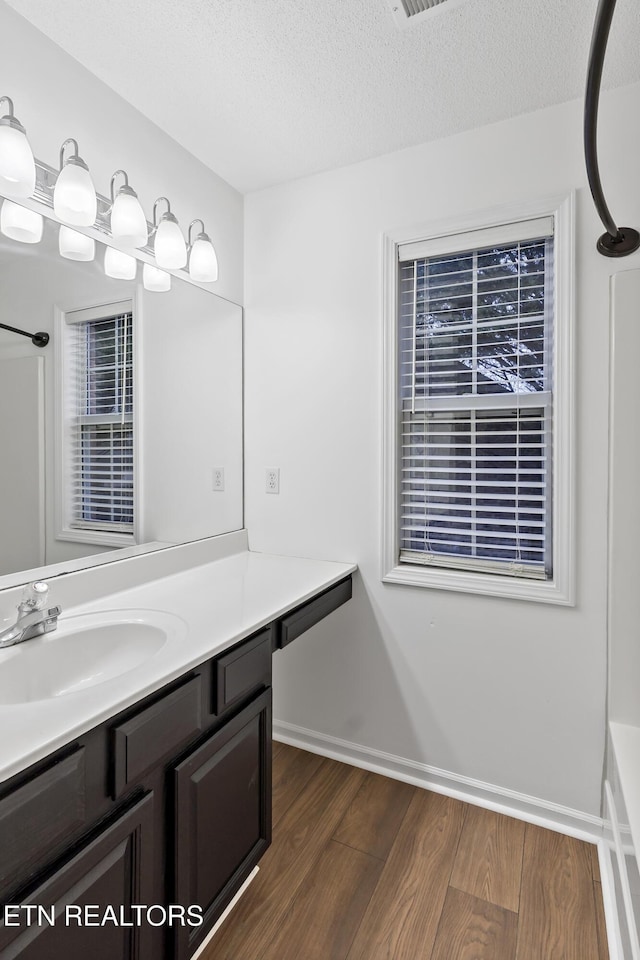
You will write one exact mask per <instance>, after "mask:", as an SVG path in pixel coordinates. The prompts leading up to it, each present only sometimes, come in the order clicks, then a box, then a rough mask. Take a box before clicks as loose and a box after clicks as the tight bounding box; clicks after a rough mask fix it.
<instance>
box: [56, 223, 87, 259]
mask: <svg viewBox="0 0 640 960" xmlns="http://www.w3.org/2000/svg"><path fill="white" fill-rule="evenodd" d="M58 249H59V251H60V256H61V257H64V258H65V259H66V260H82V261H86V262H88V261H89V260H93V259H94V258H95V255H96V245H95V241H94V240H93V239H92V237H85V235H84V234H83V233H78V231H77V230H72V229H71V227H60V232H59V233H58Z"/></svg>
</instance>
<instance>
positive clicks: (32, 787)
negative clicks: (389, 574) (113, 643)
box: [0, 577, 351, 960]
mask: <svg viewBox="0 0 640 960" xmlns="http://www.w3.org/2000/svg"><path fill="white" fill-rule="evenodd" d="M350 596H351V578H350V577H349V578H347V580H343V581H341V582H340V583H338V584H336V585H335V586H334V587H331V588H329V589H328V590H326V591H323V592H322V593H321V594H319V595H318V597H316V598H312V599H310V600H306V601H305V602H304V603H303V604H301V605H300V606H299V607H298V608H296V609H295V610H292V611H291V612H290V613H288V614H287V615H286V616H284V617H282V618H281V619H280V620H279V621H274V622H273V623H271V624H268V625H267V626H263V627H262V628H261V629H260V630H258V631H257V632H256V633H255V634H253V635H252V636H249V637H247V638H245V639H243V640H241V641H239V642H238V643H236V644H234V645H233V646H231V647H230V648H228V649H226V650H224V651H223V652H221V653H220V654H218V655H217V656H215V657H211V658H210V659H208V660H206V661H204V662H203V663H201V664H199V665H197V666H196V667H194V668H193V669H192V670H189V671H188V672H186V673H185V674H184V675H183V676H181V677H178V678H177V679H175V680H172V681H171V683H169V684H167V685H166V686H165V687H164V688H162V689H161V690H158V691H156V692H154V693H153V694H151V695H150V696H148V697H145V698H144V699H143V700H141V701H140V702H139V703H136V704H134V705H133V706H131V707H129V708H127V709H126V710H123V711H122V712H121V713H119V714H118V715H117V716H114V717H112V718H111V719H109V720H106V721H105V722H104V723H102V724H100V725H99V726H97V727H95V728H94V729H92V730H89V731H88V732H87V733H85V734H83V735H82V736H80V737H79V738H78V739H77V740H75V741H73V742H71V743H69V744H67V745H66V746H64V747H63V748H62V749H61V750H59V751H57V752H56V753H54V754H52V755H51V756H50V757H47V758H45V759H43V760H41V761H39V762H38V763H36V764H34V765H33V766H32V767H31V768H29V769H26V770H24V771H22V772H21V773H19V774H17V775H16V776H15V777H13V778H12V779H11V780H8V781H7V782H5V783H3V784H1V785H0V960H17V958H20V960H58V958H63V957H64V958H65V960H69V958H75V957H84V956H87V957H89V958H90V960H187V958H188V957H190V956H191V955H192V954H193V952H194V951H195V950H196V949H197V948H198V946H199V945H200V944H201V943H202V941H203V940H204V939H205V938H206V936H207V935H208V933H209V932H210V930H211V928H212V927H213V925H214V924H215V922H216V921H217V920H218V918H219V916H220V915H221V913H222V912H223V911H224V909H225V908H226V907H227V906H228V904H229V903H230V901H231V900H232V899H233V897H234V896H235V894H236V893H237V891H238V890H239V889H240V887H241V886H242V884H243V883H244V881H245V880H246V879H247V877H248V875H249V874H250V873H251V871H252V870H253V868H254V866H255V865H256V864H257V863H258V861H259V860H260V858H261V856H262V854H263V853H264V851H265V850H266V849H267V847H268V846H269V843H270V842H271V657H272V652H273V650H274V649H277V648H280V647H283V646H285V645H286V644H288V643H290V642H291V641H292V640H293V639H294V638H295V637H297V636H299V634H300V633H302V632H303V631H304V630H307V629H308V628H309V627H310V626H312V625H313V624H314V623H316V622H317V621H318V620H320V619H321V618H322V617H324V616H326V615H327V614H328V613H330V612H331V611H332V610H334V609H335V608H336V607H337V606H339V605H340V604H341V603H344V602H345V601H346V600H347V599H349V597H350ZM7 905H11V906H12V907H13V908H16V909H17V910H18V911H20V910H22V909H23V908H28V909H33V906H35V907H38V906H40V907H42V908H43V909H44V910H45V911H49V914H50V912H51V910H53V911H54V916H55V923H53V924H50V923H48V921H47V920H46V914H42V915H41V917H42V920H43V922H41V923H29V922H28V920H27V914H26V913H20V912H19V913H18V918H19V921H20V922H19V924H18V925H16V926H12V925H11V923H10V922H9V923H8V922H6V917H5V916H3V914H5V911H4V909H3V908H5V907H6V906H7ZM140 905H143V906H144V905H147V906H153V905H157V908H158V910H159V911H162V909H163V905H164V906H167V907H169V905H174V906H175V908H176V910H180V908H184V909H185V910H187V908H189V907H197V908H200V909H201V911H202V915H203V917H204V922H203V924H202V925H201V926H196V925H191V924H189V923H180V922H175V921H174V923H173V925H172V924H171V922H169V923H163V922H162V920H161V921H160V923H154V922H147V920H148V918H147V917H146V915H145V916H144V917H143V918H142V922H140V923H138V922H137V920H136V922H134V923H133V925H129V924H128V923H126V922H125V923H123V922H122V919H124V920H125V921H127V920H128V919H131V915H130V913H129V909H130V908H131V907H132V906H133V907H135V906H140ZM71 906H73V907H74V908H75V910H76V911H78V910H80V911H81V914H82V911H83V910H84V908H85V907H87V908H91V912H90V914H89V915H88V920H89V921H90V922H89V923H86V922H83V923H78V922H77V917H76V916H75V915H74V914H73V912H72V915H71V916H69V917H68V918H67V909H68V908H69V907H71ZM107 908H111V909H113V910H115V911H116V915H117V920H118V922H117V923H115V922H112V921H111V919H110V918H109V917H107V920H106V921H105V922H104V923H100V922H99V920H98V922H94V921H95V919H96V917H97V918H101V917H103V916H104V915H105V911H106V910H107ZM120 911H123V913H122V917H121V915H120ZM133 916H134V919H135V911H134V915H133ZM191 916H192V917H193V914H192V915H191ZM196 917H197V913H196ZM67 919H68V920H69V922H68V923H67V922H65V921H66V920H67Z"/></svg>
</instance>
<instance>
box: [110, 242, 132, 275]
mask: <svg viewBox="0 0 640 960" xmlns="http://www.w3.org/2000/svg"><path fill="white" fill-rule="evenodd" d="M137 267H138V262H137V260H136V258H135V257H131V256H129V254H128V253H123V252H122V250H116V249H115V248H114V247H107V249H106V250H105V254H104V272H105V273H106V275H107V276H108V277H113V279H114V280H135V277H136V269H137Z"/></svg>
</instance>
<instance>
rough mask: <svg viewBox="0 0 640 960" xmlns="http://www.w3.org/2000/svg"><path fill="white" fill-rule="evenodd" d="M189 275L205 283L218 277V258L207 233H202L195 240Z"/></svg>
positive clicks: (191, 252) (190, 257)
mask: <svg viewBox="0 0 640 960" xmlns="http://www.w3.org/2000/svg"><path fill="white" fill-rule="evenodd" d="M189 276H190V277H191V279H192V280H199V281H200V282H203V283H213V282H214V281H215V280H217V279H218V258H217V257H216V251H215V250H214V248H213V244H212V243H211V240H209V238H208V237H207V235H206V234H201V235H200V236H199V237H197V239H196V240H194V242H193V246H192V247H191V251H190V253H189Z"/></svg>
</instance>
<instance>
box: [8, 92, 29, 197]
mask: <svg viewBox="0 0 640 960" xmlns="http://www.w3.org/2000/svg"><path fill="white" fill-rule="evenodd" d="M1 99H2V100H5V101H6V102H7V103H8V104H9V113H8V114H7V115H6V116H4V117H0V189H1V190H2V192H3V193H6V194H7V195H8V196H10V197H30V196H31V195H32V193H33V191H34V190H35V186H36V165H35V161H34V159H33V151H32V150H31V147H30V146H29V141H28V140H27V134H26V131H25V129H24V127H23V126H22V124H21V123H19V122H18V121H17V120H16V118H15V117H14V115H13V103H12V102H11V100H10V99H9V97H2V98H1Z"/></svg>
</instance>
